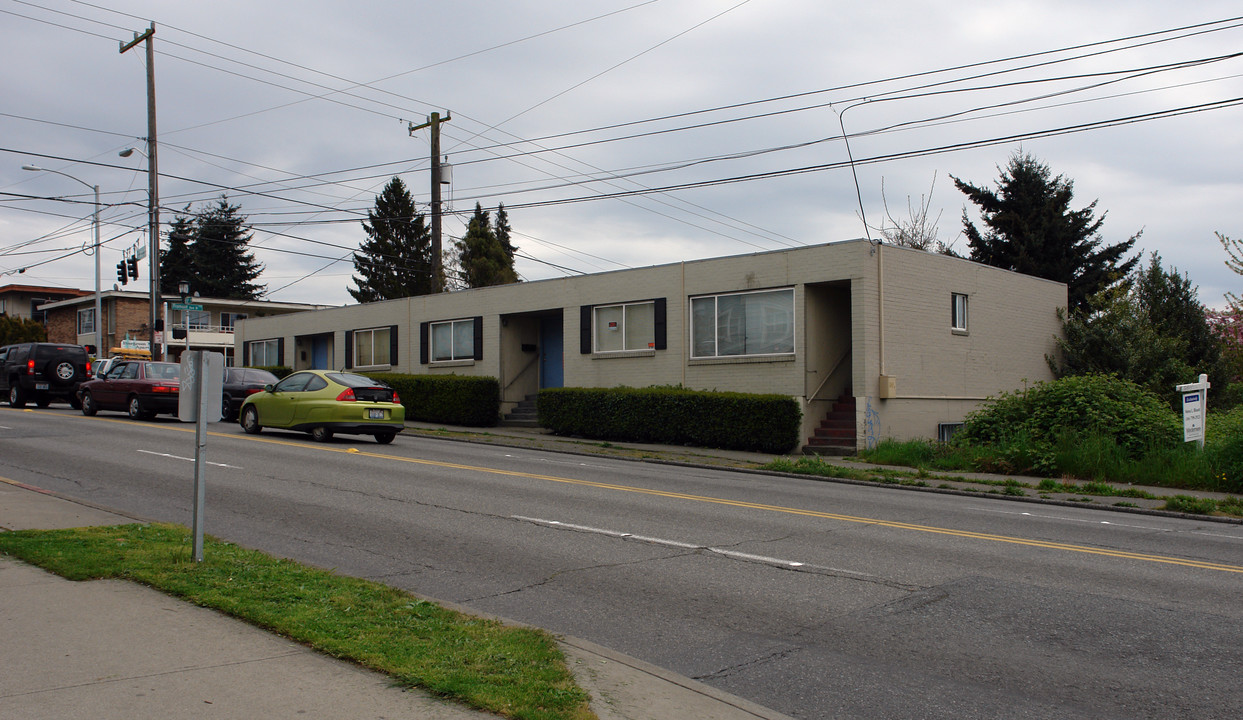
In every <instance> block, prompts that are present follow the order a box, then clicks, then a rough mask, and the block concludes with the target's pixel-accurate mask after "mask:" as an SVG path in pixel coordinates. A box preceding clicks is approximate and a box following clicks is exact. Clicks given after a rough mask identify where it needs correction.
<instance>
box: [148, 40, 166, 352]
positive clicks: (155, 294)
mask: <svg viewBox="0 0 1243 720" xmlns="http://www.w3.org/2000/svg"><path fill="white" fill-rule="evenodd" d="M154 35H155V23H151V32H150V34H149V35H147V188H148V192H149V193H150V198H151V209H150V215H151V229H150V230H149V231H148V233H149V237H148V239H147V253H148V255H149V256H150V262H151V357H152V359H159V360H163V359H164V352H163V350H164V348H163V347H161V348H160V353H159V356H158V357H157V355H156V343H155V340H156V337H155V326H156V321H157V319H158V318H159V308H160V190H159V177H160V173H159V163H158V162H157V161H156V143H155V47H154V43H153V42H152V37H153V36H154Z"/></svg>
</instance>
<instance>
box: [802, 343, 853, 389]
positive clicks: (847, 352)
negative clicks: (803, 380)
mask: <svg viewBox="0 0 1243 720" xmlns="http://www.w3.org/2000/svg"><path fill="white" fill-rule="evenodd" d="M848 357H850V348H846V350H845V351H844V352H843V353H842V356H841V357H839V358H838V359H837V362H835V363H833V369H832V370H830V371H829V372H828V374H827V375H825V376H824V379H823V380H821V381H820V387H817V388H816V391H815V392H814V393H812V394H811V395H809V396H808V397H807V400H808V401H812V400H815V399H816V396H817V395H819V394H820V391H821V390H823V389H824V386H825V385H827V384H828V382H829V379H830V378H832V377H833V374H834V373H836V372H837V371H838V369H840V368H841V366H842V363H843V362H845V361H846V358H848Z"/></svg>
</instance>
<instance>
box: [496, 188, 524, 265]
mask: <svg viewBox="0 0 1243 720" xmlns="http://www.w3.org/2000/svg"><path fill="white" fill-rule="evenodd" d="M492 232H493V233H494V234H495V235H496V239H497V241H499V242H500V243H501V247H503V248H505V255H506V256H508V257H509V264H510V265H513V264H514V253H515V252H517V251H518V248H517V247H515V246H514V243H513V240H511V239H510V228H509V213H507V212H505V203H501V204H500V205H498V206H497V208H496V220H495V221H494V222H493V224H492Z"/></svg>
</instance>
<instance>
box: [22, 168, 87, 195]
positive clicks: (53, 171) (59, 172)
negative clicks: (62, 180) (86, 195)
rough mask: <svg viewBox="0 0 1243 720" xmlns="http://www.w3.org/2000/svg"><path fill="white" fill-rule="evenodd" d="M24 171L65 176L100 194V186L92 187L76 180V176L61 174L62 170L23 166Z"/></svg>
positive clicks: (80, 180)
mask: <svg viewBox="0 0 1243 720" xmlns="http://www.w3.org/2000/svg"><path fill="white" fill-rule="evenodd" d="M22 169H23V170H29V171H31V172H50V173H55V174H57V175H63V176H65V177H67V178H69V179H70V180H75V181H77V182H80V183H82V184H83V185H85V186H87V187H88V188H90V189H92V190H94V191H95V192H96V193H98V192H99V186H98V185H92V184H90V183H88V182H87V181H85V180H83V179H82V178H76V177H74V176H72V175H70V174H69V173H67V172H61V171H60V170H53V169H51V168H45V167H39V166H38V165H23V166H22Z"/></svg>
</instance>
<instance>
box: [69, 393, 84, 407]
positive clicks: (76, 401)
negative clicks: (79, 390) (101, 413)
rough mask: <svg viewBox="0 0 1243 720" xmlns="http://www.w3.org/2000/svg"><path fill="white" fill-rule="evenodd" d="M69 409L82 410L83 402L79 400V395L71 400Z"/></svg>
mask: <svg viewBox="0 0 1243 720" xmlns="http://www.w3.org/2000/svg"><path fill="white" fill-rule="evenodd" d="M69 407H71V408H73V409H74V410H81V409H82V401H81V400H79V399H78V396H77V395H74V396H72V397H70V398H69Z"/></svg>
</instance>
